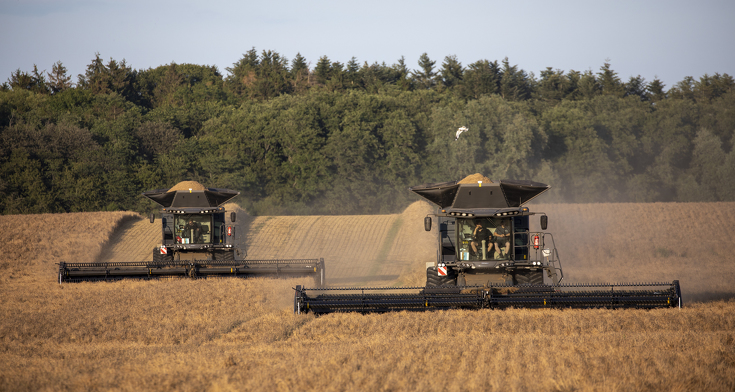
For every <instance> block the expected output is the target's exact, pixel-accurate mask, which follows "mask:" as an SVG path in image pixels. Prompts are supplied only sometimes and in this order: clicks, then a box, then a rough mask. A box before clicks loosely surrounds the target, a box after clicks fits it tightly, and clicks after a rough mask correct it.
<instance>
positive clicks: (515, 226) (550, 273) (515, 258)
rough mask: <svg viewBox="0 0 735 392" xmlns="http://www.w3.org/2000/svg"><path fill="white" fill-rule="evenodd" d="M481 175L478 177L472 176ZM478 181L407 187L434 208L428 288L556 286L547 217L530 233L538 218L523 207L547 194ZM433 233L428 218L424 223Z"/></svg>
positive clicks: (518, 184)
mask: <svg viewBox="0 0 735 392" xmlns="http://www.w3.org/2000/svg"><path fill="white" fill-rule="evenodd" d="M476 176H479V175H476ZM477 178H480V179H478V180H474V179H472V178H471V179H469V180H468V179H465V180H462V181H459V182H456V181H453V182H446V183H438V184H424V185H419V186H415V187H412V188H409V189H410V190H411V191H412V192H414V193H416V194H418V195H419V196H421V197H423V198H425V199H426V200H428V201H430V202H432V203H434V204H436V205H437V206H438V208H437V212H436V213H435V214H433V216H434V217H435V218H436V220H437V222H438V234H437V240H438V242H439V244H438V246H437V255H436V261H435V262H434V263H429V264H430V265H427V269H426V285H427V286H444V285H459V286H464V285H487V284H506V285H522V284H530V285H540V284H544V279H545V276H546V279H548V280H549V283H551V284H559V283H560V282H561V281H562V279H563V272H562V269H561V262H560V261H559V257H558V252H557V250H556V246H555V244H554V239H553V236H552V235H551V233H547V232H545V231H543V230H546V225H547V224H548V223H547V222H548V220H547V217H546V215H541V230H542V231H540V232H531V231H530V217H531V216H532V215H536V213H534V212H531V211H530V209H529V208H528V207H525V206H524V204H525V203H527V202H528V201H530V200H532V199H533V198H535V197H536V196H538V195H540V194H541V193H543V192H545V191H546V190H548V189H549V186H548V185H546V184H541V183H538V182H532V181H514V180H504V181H500V182H491V181H490V180H488V179H487V178H484V177H482V176H479V177H477ZM424 226H425V229H426V230H427V231H431V229H432V218H431V217H430V216H429V217H427V218H426V220H425V222H424Z"/></svg>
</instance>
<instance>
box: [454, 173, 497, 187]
mask: <svg viewBox="0 0 735 392" xmlns="http://www.w3.org/2000/svg"><path fill="white" fill-rule="evenodd" d="M478 181H482V183H483V184H492V183H493V182H492V181H491V180H490V179H489V178H487V177H485V176H483V175H482V174H480V173H475V174H470V175H469V176H467V177H465V178H463V179H461V180H459V184H477V182H478Z"/></svg>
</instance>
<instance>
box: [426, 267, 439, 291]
mask: <svg viewBox="0 0 735 392" xmlns="http://www.w3.org/2000/svg"><path fill="white" fill-rule="evenodd" d="M436 286H441V279H440V277H439V274H438V273H437V272H436V267H429V268H427V269H426V287H436Z"/></svg>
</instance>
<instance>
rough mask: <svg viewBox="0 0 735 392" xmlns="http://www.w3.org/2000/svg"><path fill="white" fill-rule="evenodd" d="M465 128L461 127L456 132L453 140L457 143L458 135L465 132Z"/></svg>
mask: <svg viewBox="0 0 735 392" xmlns="http://www.w3.org/2000/svg"><path fill="white" fill-rule="evenodd" d="M467 130H468V129H467V127H461V128H459V129H458V130H457V134H456V135H454V140H455V141H457V140H458V139H459V135H461V134H462V132H464V131H467Z"/></svg>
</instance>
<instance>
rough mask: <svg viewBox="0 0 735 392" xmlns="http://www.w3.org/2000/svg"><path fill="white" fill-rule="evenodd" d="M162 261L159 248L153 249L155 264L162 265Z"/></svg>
mask: <svg viewBox="0 0 735 392" xmlns="http://www.w3.org/2000/svg"><path fill="white" fill-rule="evenodd" d="M161 261H162V260H161V251H160V250H159V249H158V248H153V262H154V263H160V262H161Z"/></svg>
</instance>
